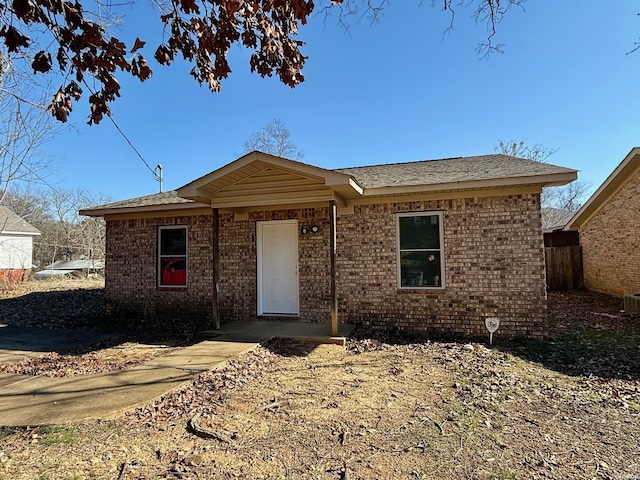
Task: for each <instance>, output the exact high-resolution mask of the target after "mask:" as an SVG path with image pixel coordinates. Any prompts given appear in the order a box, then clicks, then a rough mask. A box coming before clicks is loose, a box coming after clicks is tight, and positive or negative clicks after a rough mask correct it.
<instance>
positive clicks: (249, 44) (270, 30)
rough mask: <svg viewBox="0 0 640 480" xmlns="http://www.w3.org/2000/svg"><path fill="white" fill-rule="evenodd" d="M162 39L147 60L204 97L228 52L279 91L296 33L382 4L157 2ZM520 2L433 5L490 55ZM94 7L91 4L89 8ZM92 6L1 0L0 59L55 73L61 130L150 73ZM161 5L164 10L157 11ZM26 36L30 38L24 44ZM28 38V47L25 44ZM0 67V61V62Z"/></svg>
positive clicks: (292, 61)
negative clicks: (483, 32) (122, 79)
mask: <svg viewBox="0 0 640 480" xmlns="http://www.w3.org/2000/svg"><path fill="white" fill-rule="evenodd" d="M158 1H159V2H160V5H161V10H162V12H161V13H160V18H159V21H160V25H161V26H162V28H163V39H162V42H161V43H160V45H158V46H157V47H155V51H154V53H153V56H154V58H155V60H157V61H158V63H160V64H161V65H170V64H171V63H173V61H174V60H175V59H176V57H177V56H180V55H181V56H182V58H184V59H185V60H187V61H189V62H190V63H191V64H192V65H193V67H192V69H191V72H190V73H191V76H193V78H194V79H195V80H196V81H197V82H198V83H200V84H201V85H202V84H205V83H206V84H207V85H208V87H209V89H210V90H211V91H212V92H218V91H220V90H221V88H222V87H221V81H222V80H223V79H225V78H226V77H227V76H228V75H229V73H230V72H231V68H230V66H229V63H228V60H227V56H228V53H229V50H230V48H231V46H232V45H234V44H239V45H242V46H244V47H246V48H248V49H250V50H251V51H252V54H251V57H250V60H249V63H250V67H251V71H252V72H256V73H258V74H259V75H261V76H262V77H266V76H269V77H270V76H274V75H277V76H278V78H279V79H280V80H281V81H282V82H283V83H284V84H286V85H289V86H290V87H295V86H296V85H298V84H299V83H301V82H302V81H304V76H303V75H302V68H303V67H304V64H305V61H306V57H305V56H304V55H303V54H302V53H301V50H300V49H301V47H302V45H303V42H302V41H300V40H298V39H297V38H296V36H297V33H298V27H299V26H301V25H304V24H306V23H307V21H308V19H309V17H310V15H311V14H312V13H313V12H314V9H316V10H319V11H324V12H325V14H328V12H330V11H332V10H334V9H335V10H336V11H337V12H338V17H339V18H338V23H339V24H340V25H343V26H345V27H347V28H348V19H350V18H356V17H358V16H360V14H362V15H365V16H366V15H368V16H369V17H370V18H371V19H372V20H374V21H375V20H377V17H378V15H379V13H380V11H381V10H382V9H383V8H386V7H387V6H388V0H378V1H375V2H374V1H372V0H323V5H321V6H320V7H318V8H316V6H315V5H314V3H313V1H312V0H158ZM523 1H525V0H438V1H436V0H432V4H433V5H434V6H435V5H440V6H441V8H442V9H443V10H444V11H448V12H450V13H451V18H452V21H453V16H454V7H460V8H468V7H469V6H471V8H473V9H475V17H476V19H479V20H481V21H484V22H485V23H486V24H487V25H488V26H489V34H490V35H489V39H488V41H489V48H490V44H491V37H492V36H493V34H494V33H495V25H496V23H497V22H499V21H500V19H501V18H502V16H504V15H505V14H506V13H507V12H508V11H509V9H510V7H511V6H513V5H520V4H521V3H522V2H523ZM94 2H95V3H94ZM100 2H101V0H9V1H2V2H0V45H1V44H2V43H4V47H5V49H4V50H5V51H4V52H3V51H2V50H1V49H0V59H2V60H3V62H4V60H7V59H9V60H10V61H11V60H15V59H18V58H21V59H25V58H26V59H28V61H29V63H30V66H31V68H32V69H33V75H38V74H54V73H55V74H58V75H59V76H60V78H61V79H62V80H61V83H60V85H59V87H58V86H57V85H56V87H55V88H56V89H57V91H55V94H54V95H53V98H52V100H51V102H50V104H49V105H48V109H49V110H50V112H51V113H52V115H53V116H54V117H55V118H56V119H58V120H60V121H62V122H65V121H67V118H68V116H69V114H70V113H71V110H72V109H73V106H74V103H75V102H77V101H78V100H79V99H80V98H81V97H82V96H83V95H85V91H87V92H88V93H89V104H90V107H91V111H90V115H89V122H88V123H89V124H94V123H99V122H100V121H101V120H102V119H103V118H104V116H105V115H109V113H110V112H109V104H110V103H111V102H113V101H114V100H115V99H116V98H117V97H119V96H120V83H119V82H118V80H117V78H116V74H117V73H118V72H126V73H128V74H130V75H132V76H133V77H136V78H138V79H139V80H140V81H142V82H144V81H145V80H147V79H148V78H149V77H150V76H151V74H152V71H151V68H150V67H149V64H148V62H147V59H146V58H145V57H144V56H143V55H142V53H141V51H142V50H143V49H144V47H145V42H144V41H143V40H141V39H139V38H136V40H135V42H134V44H133V45H127V44H126V43H125V42H123V41H121V40H120V39H118V38H117V37H115V36H112V35H111V34H110V32H109V30H108V29H107V28H106V27H105V25H104V23H103V22H102V21H101V18H100V16H99V15H96V14H94V13H92V12H90V11H89V10H88V5H89V4H91V5H92V6H95V7H97V9H98V11H101V10H104V9H105V8H107V9H108V8H109V7H108V5H107V6H106V7H105V5H102V4H101V3H100ZM162 2H165V3H162ZM30 35H31V36H30ZM32 37H33V38H32ZM5 56H6V58H1V57H5Z"/></svg>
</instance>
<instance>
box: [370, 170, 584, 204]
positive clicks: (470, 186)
mask: <svg viewBox="0 0 640 480" xmlns="http://www.w3.org/2000/svg"><path fill="white" fill-rule="evenodd" d="M577 177H578V175H577V172H576V171H575V170H570V171H567V172H561V173H553V174H545V175H531V176H522V177H502V178H491V179H482V180H461V181H459V182H446V183H431V184H424V185H402V186H397V187H380V188H366V189H365V191H364V196H367V197H370V196H391V195H403V194H416V193H434V192H452V191H457V192H461V191H468V190H487V189H499V188H512V187H518V186H522V187H525V186H539V187H540V188H541V189H542V187H555V186H560V185H566V184H567V183H571V182H573V181H574V180H575V179H576V178H577Z"/></svg>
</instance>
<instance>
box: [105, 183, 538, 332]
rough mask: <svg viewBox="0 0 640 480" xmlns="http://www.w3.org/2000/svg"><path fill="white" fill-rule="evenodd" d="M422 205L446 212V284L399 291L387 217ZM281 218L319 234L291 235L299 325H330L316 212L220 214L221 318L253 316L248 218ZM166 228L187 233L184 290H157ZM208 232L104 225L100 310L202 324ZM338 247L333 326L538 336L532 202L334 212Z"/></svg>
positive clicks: (325, 243)
mask: <svg viewBox="0 0 640 480" xmlns="http://www.w3.org/2000/svg"><path fill="white" fill-rule="evenodd" d="M430 210H433V211H442V212H443V225H444V254H445V277H446V288H445V289H444V290H431V291H428V290H404V289H403V290H399V289H398V288H397V269H396V262H397V260H396V223H395V218H396V217H395V214H396V213H398V212H414V211H416V212H418V211H430ZM289 219H296V220H297V221H298V227H300V228H301V227H303V226H306V227H310V226H311V225H318V226H319V227H320V231H319V232H318V233H315V234H314V233H307V234H302V233H299V234H298V252H299V260H298V261H299V289H300V317H299V320H300V321H304V322H324V323H328V322H329V318H330V267H329V223H328V222H329V220H328V208H323V207H317V208H303V209H283V210H269V211H261V212H250V213H249V215H248V219H246V220H236V219H235V218H234V215H232V214H220V238H219V248H220V290H219V292H220V293H219V301H220V311H221V316H222V321H223V322H228V321H232V320H252V319H256V318H257V309H256V303H257V294H256V288H257V287H256V286H257V277H256V222H258V221H269V220H289ZM173 224H176V225H177V224H186V225H188V226H189V233H188V242H189V243H188V249H189V267H188V269H189V272H188V275H189V288H187V289H186V290H177V289H176V290H175V291H171V290H169V291H165V290H164V289H158V288H156V286H155V284H156V280H155V278H156V277H155V275H156V272H155V269H156V229H157V226H158V225H173ZM300 228H299V232H300ZM210 234H211V217H208V216H202V217H185V218H159V219H145V220H126V221H116V222H112V221H109V222H107V238H108V243H107V251H108V254H107V272H106V276H107V297H108V302H109V308H110V309H111V310H115V309H116V307H120V309H121V310H122V309H126V308H129V307H130V306H132V305H135V306H136V307H135V310H136V311H137V312H140V313H141V314H144V316H158V315H160V314H163V315H165V314H166V312H168V311H171V312H172V315H173V318H175V319H177V318H178V317H179V316H180V314H181V313H183V311H194V312H195V313H196V314H197V315H199V317H198V318H202V319H209V318H210V317H209V316H208V314H209V309H210V305H211V266H212V262H211V256H212V255H211V242H210ZM337 242H338V243H337V251H338V258H337V264H338V277H337V286H338V297H339V320H340V322H344V323H363V324H368V325H374V326H395V327H399V328H402V329H406V330H419V331H424V332H427V333H462V334H484V333H485V332H486V329H485V327H484V319H485V318H486V317H489V316H497V317H499V318H500V319H501V321H502V324H501V327H500V330H499V334H503V335H525V336H535V337H540V336H543V335H544V334H545V333H546V294H545V273H544V253H543V240H542V223H541V217H540V208H539V195H536V194H524V195H511V196H500V197H484V198H476V199H474V198H469V199H457V200H441V201H420V202H405V203H389V204H375V205H365V206H356V207H354V213H353V214H350V215H339V217H338V224H337ZM134 271H135V272H138V274H133V273H130V272H134ZM123 287H124V288H123ZM165 316H166V315H165ZM170 317H171V315H170ZM192 317H193V316H192Z"/></svg>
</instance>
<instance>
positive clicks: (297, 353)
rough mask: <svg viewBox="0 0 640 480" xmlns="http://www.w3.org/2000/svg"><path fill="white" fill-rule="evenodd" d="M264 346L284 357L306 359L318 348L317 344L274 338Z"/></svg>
mask: <svg viewBox="0 0 640 480" xmlns="http://www.w3.org/2000/svg"><path fill="white" fill-rule="evenodd" d="M262 346H263V347H265V348H266V349H268V350H269V351H271V352H272V353H275V354H276V355H280V356H282V357H306V356H307V355H309V354H310V353H311V352H313V351H314V350H315V349H316V348H318V344H316V343H312V342H301V341H299V340H292V339H287V338H274V339H272V340H269V341H267V342H264V343H263V344H262Z"/></svg>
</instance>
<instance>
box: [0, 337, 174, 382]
mask: <svg viewBox="0 0 640 480" xmlns="http://www.w3.org/2000/svg"><path fill="white" fill-rule="evenodd" d="M94 348H97V346H94ZM176 350H177V348H170V347H165V346H157V345H138V344H132V343H122V344H119V345H115V346H113V347H108V348H100V349H97V350H96V351H92V352H86V353H78V354H65V355H61V354H59V353H56V352H51V353H47V354H44V355H42V356H39V357H34V358H28V359H25V360H23V361H21V362H18V363H11V364H5V365H0V373H15V374H20V375H32V376H45V377H57V378H62V377H75V376H80V375H94V374H97V373H107V372H115V371H118V370H124V369H127V368H133V367H136V366H138V365H141V364H143V363H145V362H147V361H149V360H151V359H153V358H156V357H159V356H162V355H167V354H169V353H172V352H175V351H176Z"/></svg>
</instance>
